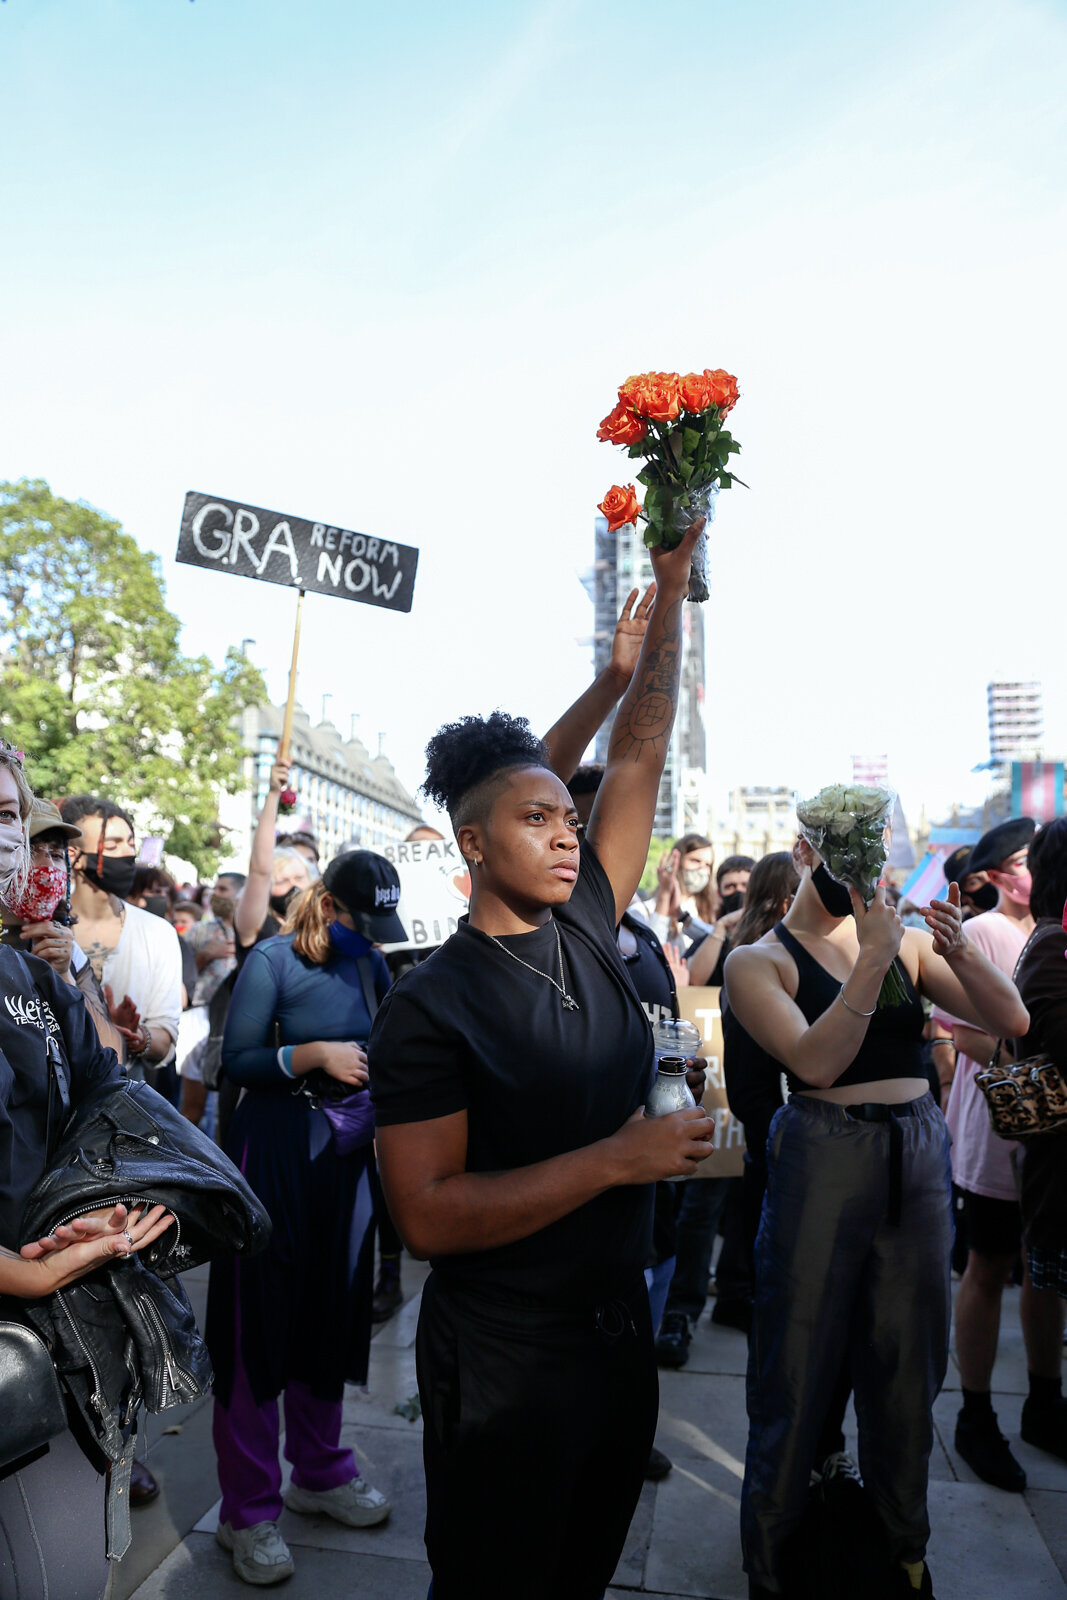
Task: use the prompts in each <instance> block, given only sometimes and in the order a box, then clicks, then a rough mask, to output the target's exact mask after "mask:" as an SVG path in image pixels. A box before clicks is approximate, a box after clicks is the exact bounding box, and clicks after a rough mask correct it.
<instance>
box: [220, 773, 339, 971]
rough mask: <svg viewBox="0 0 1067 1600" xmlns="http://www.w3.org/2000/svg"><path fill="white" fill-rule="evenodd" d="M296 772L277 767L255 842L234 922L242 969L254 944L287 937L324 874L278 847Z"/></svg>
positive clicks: (253, 841)
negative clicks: (283, 806)
mask: <svg viewBox="0 0 1067 1600" xmlns="http://www.w3.org/2000/svg"><path fill="white" fill-rule="evenodd" d="M291 768H292V762H291V761H288V760H281V759H279V760H277V761H275V762H274V764H273V765H272V767H271V769H270V782H269V786H268V788H267V798H266V799H265V800H264V802H263V810H262V811H261V812H260V813H259V821H258V822H257V823H256V831H255V833H254V834H253V836H252V854H251V856H250V858H249V862H248V877H247V878H246V879H245V885H244V889H243V890H242V891H241V898H240V899H239V900H238V902H237V909H236V910H235V912H234V917H233V926H234V932H235V933H236V935H237V938H236V940H235V941H234V943H235V945H236V951H235V954H236V956H237V965H238V968H240V967H242V966H243V965H244V962H245V958H246V956H247V955H248V952H249V950H251V948H252V946H253V945H254V944H258V943H259V942H260V941H261V940H262V939H271V938H273V937H274V935H275V934H278V933H280V932H281V928H282V923H283V922H284V921H285V919H286V917H287V916H288V914H289V909H290V907H291V905H292V903H293V901H294V900H295V899H296V897H297V896H298V895H300V894H303V892H304V890H305V889H307V888H309V887H310V886H311V884H312V883H313V882H314V881H315V879H316V878H317V877H318V875H319V873H318V868H317V867H315V865H314V864H313V863H312V862H310V861H308V860H306V859H305V857H304V856H302V855H300V854H298V852H297V851H295V850H290V849H278V848H277V847H276V845H275V842H274V836H275V833H276V832H277V828H278V802H279V800H280V799H281V796H282V792H283V791H284V790H285V789H286V788H287V787H288V783H289V772H290V769H291Z"/></svg>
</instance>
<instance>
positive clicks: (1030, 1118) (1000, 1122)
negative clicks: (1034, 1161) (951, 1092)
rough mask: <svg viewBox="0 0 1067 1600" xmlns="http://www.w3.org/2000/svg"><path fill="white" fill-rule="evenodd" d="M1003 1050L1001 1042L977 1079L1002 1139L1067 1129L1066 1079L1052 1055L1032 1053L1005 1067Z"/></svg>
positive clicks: (1019, 1137) (996, 1131)
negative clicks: (1002, 1056) (1033, 1054)
mask: <svg viewBox="0 0 1067 1600" xmlns="http://www.w3.org/2000/svg"><path fill="white" fill-rule="evenodd" d="M1000 1052H1001V1047H1000V1044H999V1043H998V1044H997V1048H996V1052H995V1054H994V1056H993V1059H992V1061H991V1062H990V1063H989V1065H988V1067H986V1068H985V1070H984V1071H983V1072H979V1073H977V1074H976V1075H975V1080H974V1081H975V1083H976V1084H977V1085H978V1087H979V1088H980V1089H981V1091H982V1093H983V1094H984V1095H985V1102H986V1106H987V1108H988V1110H989V1117H990V1121H991V1122H992V1124H993V1132H994V1133H996V1134H999V1135H1000V1137H1001V1138H1002V1139H1036V1138H1037V1137H1038V1136H1039V1135H1040V1134H1043V1133H1058V1132H1060V1131H1061V1130H1062V1129H1067V1082H1064V1077H1063V1073H1062V1072H1061V1071H1060V1069H1059V1067H1058V1066H1057V1065H1056V1063H1055V1061H1053V1059H1052V1057H1051V1056H1048V1055H1040V1056H1030V1057H1029V1059H1028V1060H1026V1061H1018V1062H1016V1063H1015V1065H1014V1066H1010V1067H1006V1066H1001V1064H1000Z"/></svg>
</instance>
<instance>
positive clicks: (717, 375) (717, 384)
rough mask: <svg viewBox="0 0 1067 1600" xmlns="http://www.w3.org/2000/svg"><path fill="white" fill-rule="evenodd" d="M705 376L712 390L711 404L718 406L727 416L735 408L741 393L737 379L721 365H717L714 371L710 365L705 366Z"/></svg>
mask: <svg viewBox="0 0 1067 1600" xmlns="http://www.w3.org/2000/svg"><path fill="white" fill-rule="evenodd" d="M704 376H705V378H706V379H707V380H708V387H709V389H710V391H711V404H712V405H713V406H718V408H719V410H720V411H721V412H722V414H723V416H724V417H725V416H726V415H727V414H728V413H729V412H731V411H732V410H733V409H734V406H735V405H736V404H737V400H738V395H739V393H740V391H739V389H738V387H737V379H736V378H735V377H733V376H732V375H731V374H730V373H729V372H724V371H723V370H722V368H721V367H716V369H715V371H714V372H712V371H711V369H710V368H709V367H705V368H704Z"/></svg>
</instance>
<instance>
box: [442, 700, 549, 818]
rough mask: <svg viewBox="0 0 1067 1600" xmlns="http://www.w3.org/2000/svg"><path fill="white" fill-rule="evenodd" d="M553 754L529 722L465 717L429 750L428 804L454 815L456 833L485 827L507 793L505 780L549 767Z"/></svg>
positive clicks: (494, 713)
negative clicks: (493, 808) (495, 803)
mask: <svg viewBox="0 0 1067 1600" xmlns="http://www.w3.org/2000/svg"><path fill="white" fill-rule="evenodd" d="M548 765H549V759H548V749H547V746H546V745H545V742H544V740H543V739H539V738H538V737H537V735H536V734H535V733H534V732H533V730H532V729H531V727H530V724H529V722H528V721H527V719H526V718H525V717H509V716H507V715H506V714H505V713H504V712H503V711H492V712H490V714H489V716H487V717H461V718H460V720H459V721H458V722H447V723H446V724H445V726H444V727H443V728H438V730H437V732H436V733H435V734H434V736H433V738H432V739H431V740H430V742H429V744H428V745H427V746H426V782H425V783H424V784H423V786H422V790H423V793H424V794H425V795H426V797H427V799H429V800H432V801H433V802H434V804H435V805H438V806H440V807H441V808H442V809H443V810H445V811H447V812H448V815H449V817H450V818H451V820H452V826H453V828H461V827H463V825H464V824H465V823H469V822H475V821H479V822H480V821H482V820H483V819H484V818H485V816H486V815H488V811H489V808H490V807H491V805H492V802H493V800H494V799H495V797H496V794H497V792H498V790H499V788H500V787H501V785H500V784H498V783H497V782H496V780H497V779H498V778H500V777H501V776H502V775H503V774H505V773H507V772H513V771H515V770H516V769H517V768H519V767H547V766H548Z"/></svg>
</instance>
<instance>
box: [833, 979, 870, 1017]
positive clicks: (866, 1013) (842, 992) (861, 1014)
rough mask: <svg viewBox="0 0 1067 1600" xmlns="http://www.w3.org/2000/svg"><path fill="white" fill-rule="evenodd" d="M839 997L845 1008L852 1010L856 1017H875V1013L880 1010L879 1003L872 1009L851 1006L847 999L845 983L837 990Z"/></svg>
mask: <svg viewBox="0 0 1067 1600" xmlns="http://www.w3.org/2000/svg"><path fill="white" fill-rule="evenodd" d="M837 998H838V999H839V1000H840V1002H841V1004H842V1005H843V1006H844V1008H845V1010H846V1011H851V1013H852V1015H853V1016H854V1017H873V1016H874V1013H875V1012H876V1011H877V1010H878V1007H877V1005H875V1006H872V1007H871V1009H870V1011H859V1010H858V1009H857V1008H856V1007H855V1006H850V1005H849V1003H848V1001H847V1000H846V999H845V990H844V986H843V985H842V987H841V988H840V989H839V990H838V992H837Z"/></svg>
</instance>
